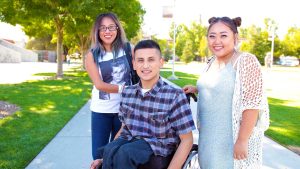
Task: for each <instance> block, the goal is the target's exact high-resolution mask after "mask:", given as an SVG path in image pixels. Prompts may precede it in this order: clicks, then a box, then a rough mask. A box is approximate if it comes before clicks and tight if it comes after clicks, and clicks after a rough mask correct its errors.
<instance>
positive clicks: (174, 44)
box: [168, 0, 178, 80]
mask: <svg viewBox="0 0 300 169" xmlns="http://www.w3.org/2000/svg"><path fill="white" fill-rule="evenodd" d="M175 1H176V0H174V8H173V23H174V30H173V62H172V75H171V76H170V77H169V78H168V79H170V80H177V79H178V78H177V77H176V75H175V70H174V67H175V55H176V53H175V51H176V23H175Z"/></svg>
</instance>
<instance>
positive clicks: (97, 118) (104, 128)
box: [91, 112, 121, 160]
mask: <svg viewBox="0 0 300 169" xmlns="http://www.w3.org/2000/svg"><path fill="white" fill-rule="evenodd" d="M91 127H92V155H93V159H94V160H95V159H98V158H99V155H98V153H97V150H98V149H99V148H101V147H103V146H105V145H106V144H107V143H109V142H110V141H112V140H113V139H114V137H115V135H116V134H117V132H118V131H119V129H120V127H121V122H120V120H119V117H118V113H96V112H92V126H91Z"/></svg>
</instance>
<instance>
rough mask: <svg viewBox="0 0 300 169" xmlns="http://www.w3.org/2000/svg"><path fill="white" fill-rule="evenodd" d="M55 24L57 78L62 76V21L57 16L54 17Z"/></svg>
mask: <svg viewBox="0 0 300 169" xmlns="http://www.w3.org/2000/svg"><path fill="white" fill-rule="evenodd" d="M55 24H56V34H57V43H56V44H57V49H56V50H57V52H56V53H57V73H56V77H57V78H62V77H63V56H62V54H63V52H62V51H63V44H62V40H63V23H62V21H61V19H60V18H59V16H57V17H56V18H55Z"/></svg>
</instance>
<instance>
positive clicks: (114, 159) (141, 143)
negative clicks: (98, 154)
mask: <svg viewBox="0 0 300 169" xmlns="http://www.w3.org/2000/svg"><path fill="white" fill-rule="evenodd" d="M152 154H153V151H152V149H151V147H150V145H149V144H148V143H147V142H146V141H145V140H143V139H132V140H130V141H128V140H125V139H122V138H118V139H116V140H114V141H113V142H111V143H109V144H108V145H107V146H105V148H104V152H103V167H102V168H103V169H136V168H138V166H140V165H141V164H145V163H147V162H148V161H149V159H150V157H151V155H152Z"/></svg>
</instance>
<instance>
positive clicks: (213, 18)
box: [208, 17, 217, 24]
mask: <svg viewBox="0 0 300 169" xmlns="http://www.w3.org/2000/svg"><path fill="white" fill-rule="evenodd" d="M216 19H217V17H211V18H210V19H209V20H208V23H209V24H211V23H212V22H214V21H215V20H216Z"/></svg>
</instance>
